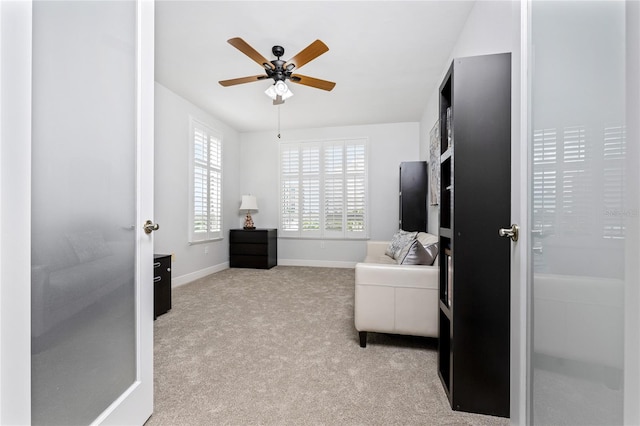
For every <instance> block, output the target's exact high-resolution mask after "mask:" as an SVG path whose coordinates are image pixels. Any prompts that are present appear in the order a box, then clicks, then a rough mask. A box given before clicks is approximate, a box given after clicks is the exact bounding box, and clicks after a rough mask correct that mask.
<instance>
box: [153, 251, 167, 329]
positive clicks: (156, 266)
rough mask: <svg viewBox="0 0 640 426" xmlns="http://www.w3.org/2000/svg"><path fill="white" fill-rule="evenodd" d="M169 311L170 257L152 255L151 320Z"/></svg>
mask: <svg viewBox="0 0 640 426" xmlns="http://www.w3.org/2000/svg"><path fill="white" fill-rule="evenodd" d="M169 309H171V255H170V254H154V255H153V319H156V318H157V317H158V316H160V315H162V314H164V313H167V312H168V311H169Z"/></svg>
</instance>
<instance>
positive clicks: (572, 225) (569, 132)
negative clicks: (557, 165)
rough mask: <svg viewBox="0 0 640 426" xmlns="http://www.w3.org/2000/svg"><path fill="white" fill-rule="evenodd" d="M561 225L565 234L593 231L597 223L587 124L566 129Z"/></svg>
mask: <svg viewBox="0 0 640 426" xmlns="http://www.w3.org/2000/svg"><path fill="white" fill-rule="evenodd" d="M561 196H562V197H561V199H562V209H561V227H562V230H563V232H562V233H563V234H565V235H589V234H593V233H594V231H595V227H594V218H595V216H594V211H593V205H594V196H593V165H592V163H591V158H590V155H589V150H587V134H586V130H585V128H584V127H583V126H575V127H566V128H564V129H563V132H562V194H561Z"/></svg>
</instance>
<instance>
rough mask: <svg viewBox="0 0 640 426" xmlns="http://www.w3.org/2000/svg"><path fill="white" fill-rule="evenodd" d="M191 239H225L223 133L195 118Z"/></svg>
mask: <svg viewBox="0 0 640 426" xmlns="http://www.w3.org/2000/svg"><path fill="white" fill-rule="evenodd" d="M190 127H191V138H190V141H191V154H192V155H191V167H190V175H191V191H190V195H191V203H190V207H191V209H190V210H191V211H190V215H189V220H190V223H189V242H192V243H193V242H201V241H208V240H212V239H217V238H222V197H221V195H222V136H221V135H220V134H219V133H218V132H216V131H215V130H213V129H211V128H210V127H208V126H207V125H205V124H204V123H201V122H199V121H197V120H194V119H191V124H190Z"/></svg>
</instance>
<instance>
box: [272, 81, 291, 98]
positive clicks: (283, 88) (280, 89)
mask: <svg viewBox="0 0 640 426" xmlns="http://www.w3.org/2000/svg"><path fill="white" fill-rule="evenodd" d="M274 87H275V89H276V94H278V95H280V96H282V95H284V94H285V93H287V90H289V88H288V87H287V85H286V84H285V82H284V81H282V80H278V81H276V84H274Z"/></svg>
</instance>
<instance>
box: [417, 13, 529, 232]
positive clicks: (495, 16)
mask: <svg viewBox="0 0 640 426" xmlns="http://www.w3.org/2000/svg"><path fill="white" fill-rule="evenodd" d="M519 8H520V5H519V3H518V2H511V1H477V2H476V4H475V5H474V7H473V9H472V10H471V13H469V17H468V18H467V22H466V23H465V25H464V27H463V29H462V32H461V33H460V36H459V37H458V41H457V42H456V45H455V47H454V48H453V50H452V52H451V55H450V57H449V61H448V62H447V66H446V67H445V68H443V69H442V72H441V76H442V78H441V81H442V80H443V79H444V76H445V74H446V73H447V71H448V69H449V65H450V64H451V62H452V61H453V59H454V58H461V57H466V56H477V55H488V54H492V53H503V52H514V53H517V52H516V51H515V49H514V46H515V47H517V46H518V45H519V39H514V30H517V28H519V25H520V22H519ZM514 26H515V27H516V28H514ZM518 61H519V57H512V76H516V75H518V76H519V73H520V71H519V70H520V69H519V67H518V68H517V69H515V67H514V65H517V64H518ZM439 92H440V87H439V86H438V87H434V88H433V91H432V92H431V95H430V96H429V100H428V103H427V107H426V109H425V111H424V113H423V115H422V119H421V120H420V159H421V160H425V161H429V132H430V130H431V128H432V127H433V125H434V124H435V122H436V120H437V119H438V105H439V99H440V98H439ZM518 100H519V98H514V102H513V105H516V106H517V105H518V103H519V102H517V101H518ZM516 116H517V115H516ZM513 118H514V117H512V119H513ZM513 127H515V126H513ZM438 223H439V210H438V206H431V207H430V208H429V232H431V233H433V234H438V226H439V225H438Z"/></svg>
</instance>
